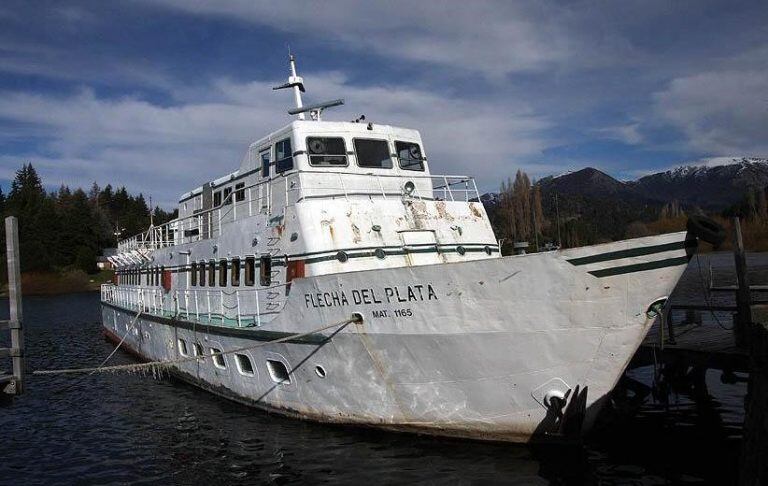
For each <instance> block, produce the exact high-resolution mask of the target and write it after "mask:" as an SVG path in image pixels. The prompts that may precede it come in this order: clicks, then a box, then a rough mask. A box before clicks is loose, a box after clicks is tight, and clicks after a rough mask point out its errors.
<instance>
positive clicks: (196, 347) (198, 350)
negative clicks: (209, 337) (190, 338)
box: [192, 343, 203, 356]
mask: <svg viewBox="0 0 768 486" xmlns="http://www.w3.org/2000/svg"><path fill="white" fill-rule="evenodd" d="M192 349H193V350H194V352H195V356H203V346H202V345H201V344H200V343H194V344H193V345H192Z"/></svg>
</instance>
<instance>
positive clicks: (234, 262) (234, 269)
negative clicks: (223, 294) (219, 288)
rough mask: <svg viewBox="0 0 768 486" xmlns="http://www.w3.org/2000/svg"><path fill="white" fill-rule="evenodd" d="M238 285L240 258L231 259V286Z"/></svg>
mask: <svg viewBox="0 0 768 486" xmlns="http://www.w3.org/2000/svg"><path fill="white" fill-rule="evenodd" d="M239 285H240V259H239V258H233V259H232V286H233V287H237V286H239Z"/></svg>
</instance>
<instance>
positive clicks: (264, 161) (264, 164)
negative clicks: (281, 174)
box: [259, 150, 269, 177]
mask: <svg viewBox="0 0 768 486" xmlns="http://www.w3.org/2000/svg"><path fill="white" fill-rule="evenodd" d="M259 157H260V158H261V177H269V150H266V151H264V152H261V153H260V154H259Z"/></svg>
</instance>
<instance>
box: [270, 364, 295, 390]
mask: <svg viewBox="0 0 768 486" xmlns="http://www.w3.org/2000/svg"><path fill="white" fill-rule="evenodd" d="M267 371H269V377H270V378H272V381H274V382H275V383H282V384H285V385H290V384H291V376H290V374H289V373H288V368H287V367H286V366H285V364H284V363H283V362H282V361H278V360H276V359H268V360H267Z"/></svg>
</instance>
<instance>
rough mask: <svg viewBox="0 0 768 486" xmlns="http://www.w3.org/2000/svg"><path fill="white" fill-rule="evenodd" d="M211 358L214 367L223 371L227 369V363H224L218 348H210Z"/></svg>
mask: <svg viewBox="0 0 768 486" xmlns="http://www.w3.org/2000/svg"><path fill="white" fill-rule="evenodd" d="M211 357H212V358H213V364H214V366H216V367H217V368H221V369H224V368H226V367H227V362H226V361H224V356H223V355H222V354H221V350H220V349H219V348H211Z"/></svg>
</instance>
